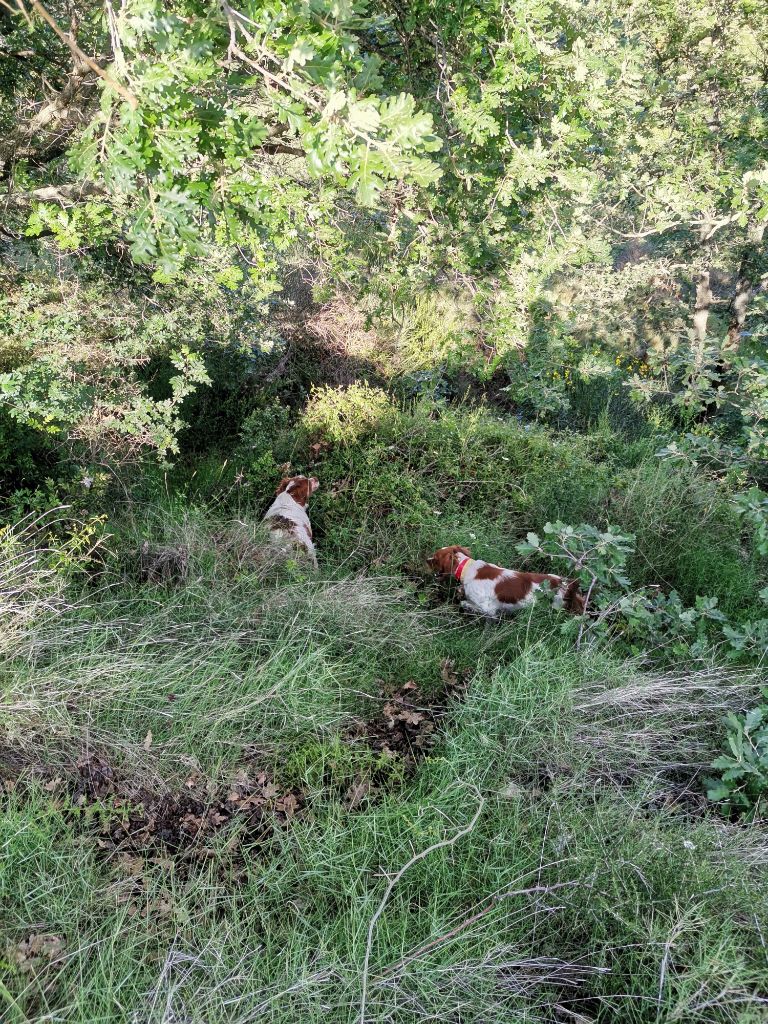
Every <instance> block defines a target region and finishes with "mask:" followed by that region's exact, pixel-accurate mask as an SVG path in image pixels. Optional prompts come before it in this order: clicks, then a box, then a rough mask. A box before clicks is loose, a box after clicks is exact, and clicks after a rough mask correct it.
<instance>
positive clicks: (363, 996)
mask: <svg viewBox="0 0 768 1024" xmlns="http://www.w3.org/2000/svg"><path fill="white" fill-rule="evenodd" d="M471 788H472V789H474V790H475V794H476V795H477V798H478V800H479V803H478V805H477V810H476V811H475V813H474V814H473V815H472V820H471V821H470V823H469V824H468V825H466V826H465V827H464V828H462V829H459V831H458V832H454V834H453V835H452V836H450V837H449V838H448V839H441V840H440V842H439V843H433V844H432V846H428V847H427V848H426V850H422V851H421V852H420V853H416V854H414V855H413V857H411V859H410V860H409V861H407V862H406V863H405V864H403V866H402V867H401V868H400V870H399V871H398V872H397V874H395V875H393V876H392V877H391V878H390V880H389V882H388V883H387V888H386V889H385V890H384V895H383V896H382V897H381V903H379V905H378V907H377V908H376V913H375V914H374V915H373V917H372V918H371V922H370V924H369V925H368V939H367V941H366V944H365V959H364V960H363V972H362V976H361V980H360V1024H365V1007H366V1002H367V999H368V972H369V967H370V961H371V949H372V947H373V933H374V931H375V930H376V923H377V921H378V920H379V918H380V917H381V915H382V914H383V913H384V908H385V907H386V905H387V901H388V900H389V897H390V896H391V895H392V890H393V889H394V888H395V886H396V885H397V883H398V882H399V881H400V879H401V878H402V877H403V875H404V874H405V872H406V871H407V870H408V868H410V867H413V865H414V864H416V863H417V862H418V861H420V860H424V858H425V857H428V856H429V854H430V853H434V851H435V850H440V849H442V848H443V847H445V846H453V845H454V844H455V843H457V842H458V841H459V839H463V838H464V836H468V835H469V833H470V832H471V831H472V830H473V829H474V827H475V825H476V824H477V822H478V820H479V818H480V815H481V814H482V813H483V808H484V807H485V798H484V797H483V796H482V795H481V793H480V791H479V790H478V789H476V788H475V787H474V786H472V787H471Z"/></svg>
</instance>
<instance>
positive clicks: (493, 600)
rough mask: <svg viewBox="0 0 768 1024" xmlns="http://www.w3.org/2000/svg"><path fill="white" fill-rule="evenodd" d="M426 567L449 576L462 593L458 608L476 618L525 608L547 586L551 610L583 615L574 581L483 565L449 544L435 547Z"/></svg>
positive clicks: (582, 600)
mask: <svg viewBox="0 0 768 1024" xmlns="http://www.w3.org/2000/svg"><path fill="white" fill-rule="evenodd" d="M427 565H429V567H430V568H431V569H433V570H434V571H435V572H436V573H438V574H439V575H440V576H453V578H454V579H456V580H458V582H459V583H460V584H461V586H462V588H463V590H464V600H463V601H462V602H461V607H462V608H463V609H464V610H465V611H468V612H474V613H475V614H477V615H485V616H487V617H488V618H494V619H497V618H499V616H500V615H510V614H512V613H513V612H517V611H520V609H521V608H527V607H528V606H530V605H532V604H533V602H534V601H535V600H536V594H537V592H538V591H539V590H541V589H542V587H547V588H548V589H549V590H550V591H552V592H553V594H554V599H553V604H554V606H555V608H565V609H566V610H567V611H569V612H573V613H574V614H575V615H583V614H584V611H585V609H586V604H587V602H586V598H585V597H584V595H583V594H582V593H581V591H580V590H579V581H578V580H569V579H565V577H563V576H552V575H551V574H550V573H544V572H516V571H515V570H514V569H503V568H502V567H501V566H500V565H493V564H492V563H491V562H483V561H481V560H480V559H478V558H473V557H472V552H471V551H470V550H469V549H468V548H462V547H459V546H458V545H457V544H452V545H451V546H450V547H445V548H438V550H437V551H436V552H435V553H434V555H432V557H431V558H428V559H427Z"/></svg>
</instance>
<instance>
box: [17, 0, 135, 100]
mask: <svg viewBox="0 0 768 1024" xmlns="http://www.w3.org/2000/svg"><path fill="white" fill-rule="evenodd" d="M17 2H18V4H19V10H20V11H23V12H24V13H25V14H26V11H24V7H23V3H22V0H17ZM31 6H32V10H33V11H34V12H35V14H38V15H39V16H40V17H41V18H42V19H43V21H44V22H45V23H46V24H47V25H49V26H50V27H51V28H52V29H53V31H54V32H55V33H56V35H57V36H58V37H59V39H60V40H61V41H62V43H64V45H65V46H68V47H69V49H70V50H71V51H72V53H73V54H74V56H75V57H77V59H78V60H79V61H82V63H83V64H85V65H86V66H87V67H89V68H90V69H91V71H93V72H94V74H96V75H98V76H99V78H101V79H103V80H104V81H105V82H107V84H108V85H110V86H111V87H112V88H113V89H114V90H115V92H117V93H118V94H119V95H120V96H122V97H123V99H124V100H125V101H126V103H128V105H129V106H130V107H131V109H132V110H136V109H137V108H138V106H139V101H138V99H137V98H136V97H135V96H134V94H133V93H132V92H130V91H129V90H128V89H126V88H125V86H123V85H120V83H119V82H118V81H116V80H115V79H114V78H113V77H112V75H110V74H109V72H108V71H105V70H104V68H102V67H101V66H100V65H99V64H97V63H96V61H94V60H91V58H90V57H89V56H88V54H87V53H84V52H83V51H82V50H81V49H80V47H79V46H78V45H77V43H76V42H75V40H74V39H73V38H72V36H71V34H70V33H67V32H64V31H63V29H61V28H60V27H59V26H58V25H57V24H56V22H55V21H54V20H53V18H52V17H51V15H50V14H49V13H48V11H46V9H45V8H44V7H43V5H42V4H41V3H40V0H32V5H31Z"/></svg>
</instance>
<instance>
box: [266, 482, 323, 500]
mask: <svg viewBox="0 0 768 1024" xmlns="http://www.w3.org/2000/svg"><path fill="white" fill-rule="evenodd" d="M319 486H320V481H319V480H318V479H317V477H314V476H286V477H283V479H282V480H281V481H280V483H279V484H278V485H277V491H276V492H275V493H276V494H282V493H283V492H284V491H285V492H286V493H287V494H290V496H291V497H292V498H293V500H294V501H295V502H296V504H297V505H302V506H304V505H306V504H307V501H309V496H310V494H314V493H315V491H316V490H317V488H318V487H319Z"/></svg>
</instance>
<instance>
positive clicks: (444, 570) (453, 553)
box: [427, 544, 472, 576]
mask: <svg viewBox="0 0 768 1024" xmlns="http://www.w3.org/2000/svg"><path fill="white" fill-rule="evenodd" d="M471 557H472V552H471V551H470V550H469V548H462V547H459V545H458V544H451V545H450V546H449V547H446V548H438V549H437V551H435V553H434V554H433V555H430V556H429V558H428V559H427V565H428V566H429V568H430V569H431V570H432V572H434V573H436V574H437V575H438V576H451V575H453V571H454V569H455V568H456V566H457V565H458V563H459V560H460V559H461V558H471Z"/></svg>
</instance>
